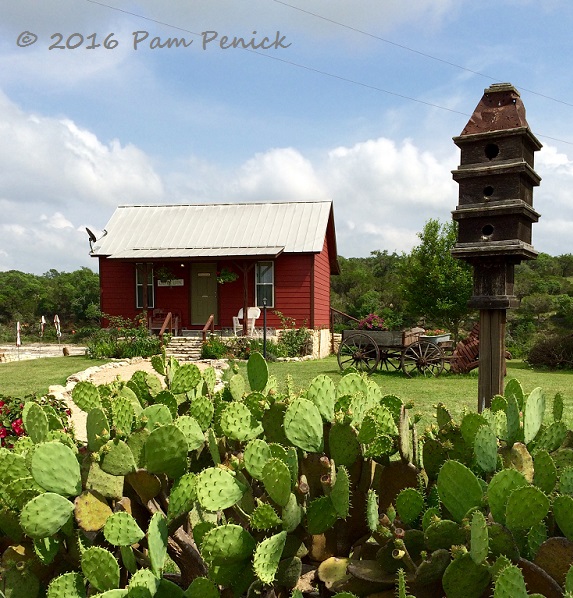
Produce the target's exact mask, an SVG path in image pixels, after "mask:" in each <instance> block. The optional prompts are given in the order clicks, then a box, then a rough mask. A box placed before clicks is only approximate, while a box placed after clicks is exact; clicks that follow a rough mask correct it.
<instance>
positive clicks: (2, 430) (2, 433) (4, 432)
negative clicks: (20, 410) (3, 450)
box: [0, 428, 8, 438]
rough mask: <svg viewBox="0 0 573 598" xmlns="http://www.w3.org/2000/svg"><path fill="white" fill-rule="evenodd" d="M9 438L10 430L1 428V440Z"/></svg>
mask: <svg viewBox="0 0 573 598" xmlns="http://www.w3.org/2000/svg"><path fill="white" fill-rule="evenodd" d="M6 436H8V430H7V429H6V428H0V438H6Z"/></svg>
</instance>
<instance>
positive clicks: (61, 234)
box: [0, 93, 163, 272]
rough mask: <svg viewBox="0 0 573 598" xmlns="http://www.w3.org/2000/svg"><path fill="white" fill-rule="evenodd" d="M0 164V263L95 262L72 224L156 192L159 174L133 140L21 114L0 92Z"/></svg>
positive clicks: (159, 192)
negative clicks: (123, 140)
mask: <svg viewBox="0 0 573 598" xmlns="http://www.w3.org/2000/svg"><path fill="white" fill-rule="evenodd" d="M0 163H1V164H2V172H1V175H0V210H1V212H0V214H1V216H0V231H1V233H2V234H1V237H0V270H7V269H18V270H23V271H28V272H30V271H33V272H43V271H46V270H48V269H49V268H52V267H53V268H56V269H64V266H65V267H67V268H70V267H74V266H75V267H79V266H80V265H90V266H91V267H96V264H95V261H94V260H91V261H90V260H89V258H88V257H87V251H88V245H87V235H86V233H85V231H83V230H82V229H81V228H80V226H79V224H80V223H83V222H94V223H96V224H98V223H99V221H100V220H103V222H104V223H105V221H106V219H107V218H108V217H109V215H110V214H111V211H112V209H113V208H114V207H115V206H116V205H118V204H121V203H130V202H131V203H135V202H139V203H146V202H152V201H158V200H161V198H162V197H163V186H162V181H161V178H160V176H159V175H158V174H157V173H156V172H155V171H154V169H153V166H152V164H151V161H150V159H149V158H148V156H146V155H145V154H144V153H143V152H142V151H141V150H139V149H138V148H136V147H135V146H133V145H129V144H128V145H122V144H121V143H120V142H119V141H117V140H113V141H111V142H110V143H107V144H106V143H103V142H102V141H100V140H99V139H98V138H97V137H96V136H95V135H94V134H93V133H91V132H89V131H87V130H85V129H82V128H81V127H79V126H77V125H76V124H75V123H73V122H71V121H70V120H66V119H54V118H47V117H44V116H42V115H38V114H27V113H26V112H24V111H23V110H21V109H20V108H19V107H18V106H16V105H15V104H14V103H13V102H11V101H10V100H9V99H8V98H7V97H6V96H5V95H3V94H2V93H0ZM100 226H103V225H100ZM94 228H97V226H94ZM78 229H79V230H78Z"/></svg>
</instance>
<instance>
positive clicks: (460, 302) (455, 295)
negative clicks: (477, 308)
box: [401, 219, 472, 338]
mask: <svg viewBox="0 0 573 598" xmlns="http://www.w3.org/2000/svg"><path fill="white" fill-rule="evenodd" d="M418 237H419V238H420V244H419V245H417V246H416V247H414V249H412V251H411V253H410V255H409V256H408V258H407V260H406V261H405V262H404V264H403V266H402V269H401V273H402V290H403V293H404V298H405V300H406V304H407V311H408V313H409V314H410V315H412V316H414V317H416V318H418V319H421V320H423V321H424V322H425V323H426V324H429V325H432V326H434V325H435V326H439V327H444V328H447V329H448V330H450V331H451V332H452V333H453V334H454V337H455V338H457V336H458V332H459V328H460V325H461V322H462V320H464V319H465V318H467V317H468V315H469V314H470V310H469V308H468V306H467V303H468V300H469V298H470V297H471V294H472V272H471V268H470V267H469V266H468V265H467V264H465V263H464V262H462V261H460V260H457V259H455V258H453V257H452V255H451V253H450V250H451V249H452V248H453V247H454V245H455V243H456V238H457V225H456V223H455V222H453V221H452V222H448V223H445V224H441V223H440V222H439V220H435V219H431V220H428V222H426V224H425V226H424V229H423V231H422V232H421V233H418Z"/></svg>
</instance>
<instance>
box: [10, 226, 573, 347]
mask: <svg viewBox="0 0 573 598" xmlns="http://www.w3.org/2000/svg"><path fill="white" fill-rule="evenodd" d="M418 237H419V239H420V242H419V243H418V245H417V246H416V247H414V248H413V249H412V251H411V252H410V253H408V254H407V253H402V254H398V253H395V252H393V253H389V252H388V251H380V250H375V251H372V253H371V254H370V256H368V257H360V258H352V257H351V258H344V257H340V258H339V261H340V267H341V273H340V275H339V276H333V277H332V279H331V290H332V307H334V308H335V309H337V310H339V311H341V312H343V313H345V314H348V315H350V316H352V317H354V318H357V319H361V318H364V317H366V316H367V315H368V314H371V313H375V314H378V315H380V316H382V317H383V318H384V320H385V322H386V325H387V326H388V328H391V329H401V328H404V327H407V326H413V325H418V324H421V325H423V326H425V327H426V328H442V329H446V330H448V331H449V332H452V333H453V334H454V335H456V334H457V333H458V332H460V333H462V334H463V333H464V331H469V330H470V329H471V327H472V325H473V323H474V322H476V321H477V319H478V317H479V314H478V313H477V312H475V311H471V310H469V309H468V308H467V301H468V299H469V297H470V296H471V291H472V273H471V268H470V267H469V266H467V264H465V263H463V262H460V261H459V260H454V259H453V258H452V257H451V256H450V249H451V248H452V247H453V245H454V244H455V241H456V224H455V223H454V222H446V223H440V222H439V221H438V220H429V221H428V222H426V224H425V226H424V229H423V230H422V231H421V232H420V233H419V234H418ZM99 292H100V291H99V276H98V274H97V273H95V272H93V271H92V270H90V269H89V268H81V269H79V270H76V271H74V272H59V271H58V270H53V269H52V270H49V271H48V272H46V273H45V274H42V275H35V274H26V273H24V272H19V271H16V270H9V271H5V272H0V337H4V338H6V334H7V335H8V338H9V339H10V340H13V337H14V331H13V325H14V324H15V322H16V321H20V322H21V323H22V324H23V325H25V327H26V329H27V330H29V331H30V333H31V334H36V333H37V332H39V322H40V318H41V316H45V317H46V318H47V320H48V325H51V324H52V321H53V316H54V315H55V314H58V315H59V317H60V320H61V321H62V325H63V327H64V329H72V328H76V329H77V328H79V327H82V326H94V325H95V326H97V325H99V316H100V311H99ZM515 294H516V295H517V297H518V298H519V299H520V307H519V308H517V309H512V310H508V312H507V318H508V323H507V346H508V348H509V349H510V350H511V351H512V353H513V354H514V355H515V356H525V355H527V353H528V352H529V350H530V348H531V347H532V346H533V345H534V343H536V342H538V341H539V340H540V339H542V338H547V337H552V336H554V335H557V336H567V335H571V334H572V333H573V255H572V254H570V253H568V254H564V255H559V256H556V257H552V256H550V255H548V254H545V253H541V254H540V255H539V256H538V258H537V259H536V260H532V261H526V262H522V263H521V264H519V265H518V266H516V268H515ZM286 315H288V314H286ZM347 326H348V324H342V323H341V322H340V323H339V324H338V327H339V328H341V327H347ZM51 328H53V326H51ZM51 328H50V330H51ZM2 330H4V334H2ZM8 338H6V340H8Z"/></svg>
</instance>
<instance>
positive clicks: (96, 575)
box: [81, 546, 119, 592]
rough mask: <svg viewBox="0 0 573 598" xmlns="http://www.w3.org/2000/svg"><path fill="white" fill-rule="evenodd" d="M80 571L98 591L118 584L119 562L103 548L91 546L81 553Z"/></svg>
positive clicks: (109, 588)
mask: <svg viewBox="0 0 573 598" xmlns="http://www.w3.org/2000/svg"><path fill="white" fill-rule="evenodd" d="M81 566H82V573H83V574H84V575H85V576H86V579H87V580H88V581H89V582H90V584H91V585H92V586H94V587H95V588H97V589H98V590H99V591H100V592H105V591H106V590H113V589H114V588H117V587H118V586H119V564H118V562H117V560H116V559H115V557H114V556H113V554H111V552H109V550H106V549H105V548H100V547H99V546H92V547H91V548H88V549H87V550H86V551H85V552H84V553H83V554H82V562H81Z"/></svg>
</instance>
